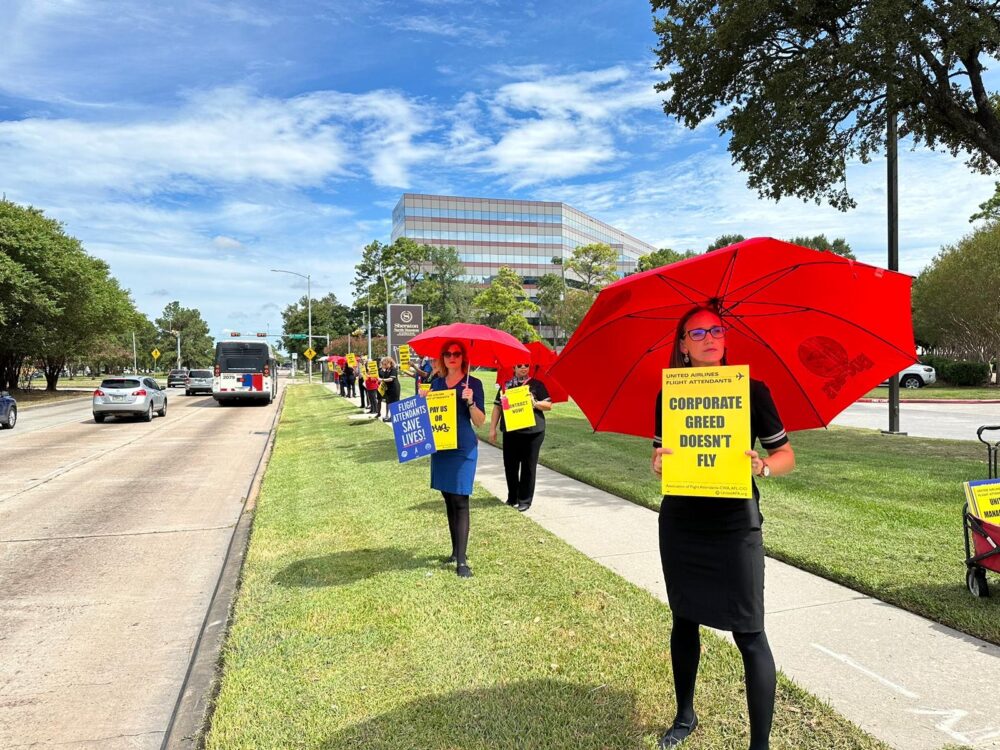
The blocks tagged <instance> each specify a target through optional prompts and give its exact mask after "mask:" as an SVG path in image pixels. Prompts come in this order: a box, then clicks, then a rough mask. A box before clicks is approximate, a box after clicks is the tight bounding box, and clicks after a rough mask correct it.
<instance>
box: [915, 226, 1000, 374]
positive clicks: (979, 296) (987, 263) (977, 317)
mask: <svg viewBox="0 0 1000 750" xmlns="http://www.w3.org/2000/svg"><path fill="white" fill-rule="evenodd" d="M998 289H1000V223H998V222H994V223H992V224H990V225H988V226H986V227H983V228H982V229H980V230H978V231H976V232H973V233H972V234H970V235H968V236H967V237H964V238H962V240H961V241H960V242H959V243H958V244H956V245H953V246H949V247H945V248H942V250H941V252H940V253H938V255H937V256H936V257H935V258H934V260H933V261H931V263H930V265H929V266H927V268H925V269H924V270H923V271H922V272H921V273H920V275H919V276H918V277H917V280H916V281H915V282H914V284H913V332H914V334H915V335H916V337H917V340H918V341H919V342H920V343H922V344H923V345H924V346H927V347H929V348H931V349H933V350H934V351H936V352H937V353H939V354H944V355H946V356H951V357H959V358H963V359H970V360H977V361H989V360H990V359H991V358H994V357H1000V296H998V295H997V290H998Z"/></svg>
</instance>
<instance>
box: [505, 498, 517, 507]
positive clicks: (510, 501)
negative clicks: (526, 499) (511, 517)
mask: <svg viewBox="0 0 1000 750" xmlns="http://www.w3.org/2000/svg"><path fill="white" fill-rule="evenodd" d="M507 505H509V506H510V507H512V508H516V507H517V500H508V501H507Z"/></svg>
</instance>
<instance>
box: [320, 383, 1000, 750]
mask: <svg viewBox="0 0 1000 750" xmlns="http://www.w3.org/2000/svg"><path fill="white" fill-rule="evenodd" d="M331 390H332V389H331ZM386 428H387V430H388V425H386ZM544 451H545V448H544V446H543V448H542V452H543V456H544ZM476 481H477V482H479V483H480V484H481V485H482V486H483V487H485V488H486V489H487V490H489V491H490V492H491V493H492V494H494V495H496V496H497V497H499V498H505V497H506V496H507V484H506V480H505V479H504V471H503V455H502V453H501V451H500V450H499V449H497V448H495V447H493V446H491V445H489V444H488V443H484V442H480V444H479V464H478V468H477V471H476ZM776 481H780V480H776ZM766 493H767V490H766V488H765V490H764V497H763V502H764V503H765V505H766V502H767V494H766ZM516 512H517V511H515V510H513V509H512V510H511V513H516ZM526 515H527V516H528V517H529V518H531V519H532V520H533V521H534V522H536V523H538V524H539V525H540V526H542V527H543V528H545V529H548V530H549V531H551V532H552V533H553V534H555V535H556V536H558V537H560V538H561V539H563V540H565V541H566V542H567V543H569V544H570V545H572V546H573V547H576V548H577V549H578V550H580V551H581V552H583V553H584V554H586V555H587V556H589V557H591V558H593V559H594V560H596V561H597V562H599V563H601V564H602V565H604V566H605V567H607V568H610V569H611V570H613V571H615V572H616V573H618V574H619V575H620V576H622V577H623V578H625V579H626V580H628V581H630V582H632V583H634V584H636V585H637V586H641V587H642V588H644V589H646V590H647V591H649V592H651V593H652V594H653V595H654V596H656V597H657V598H659V599H661V600H663V601H666V598H667V597H666V588H665V586H664V583H663V573H662V571H661V569H660V556H659V541H658V537H657V513H656V512H654V511H652V510H649V509H648V508H643V507H640V506H638V505H635V504H634V503H631V502H629V501H627V500H623V499H622V498H620V497H617V496H615V495H611V494H609V493H607V492H603V491H602V490H598V489H596V488H594V487H591V486H589V485H586V484H583V483H582V482H578V481H576V480H574V479H570V478H569V477H566V476H564V475H562V474H559V473H557V472H555V471H552V470H551V469H548V468H546V467H544V466H539V467H538V475H537V483H536V488H535V502H534V504H533V506H532V509H531V510H530V511H528V512H527V514H526ZM474 524H475V521H473V525H474ZM474 533H475V531H474V530H473V534H474ZM764 536H765V539H766V538H767V528H766V524H765V529H764ZM473 546H474V544H473ZM958 562H960V561H958ZM958 562H956V571H957V572H956V576H959V575H960V574H962V573H963V571H962V569H961V566H960V565H959V564H958ZM955 585H957V586H961V585H964V584H963V581H962V580H961V579H960V578H956V584H955ZM970 597H971V594H970ZM971 603H972V602H970V604H971ZM765 607H766V610H767V619H766V626H767V634H768V639H769V640H770V642H771V648H772V650H773V651H774V656H775V660H776V662H777V664H778V668H779V669H780V670H782V671H783V672H784V673H785V674H786V675H787V676H788V677H790V678H792V679H793V680H794V681H795V682H796V683H797V684H798V685H800V686H801V687H803V688H804V689H806V690H808V691H809V692H811V693H812V694H814V695H816V696H819V697H820V698H822V699H823V700H825V701H827V702H829V703H830V705H832V706H833V707H834V708H835V709H837V710H838V711H839V712H840V713H842V714H843V715H844V716H846V717H847V718H848V719H850V720H851V721H853V722H855V723H856V724H858V725H859V726H860V727H861V728H862V729H864V730H865V731H867V732H870V733H871V734H872V735H874V736H876V737H878V738H880V739H882V740H883V741H885V742H887V743H888V744H890V745H892V746H893V747H896V748H900V750H904V749H905V750H937V749H938V748H941V747H943V746H946V745H955V744H959V745H967V746H969V747H974V748H976V749H977V750H1000V693H998V692H997V691H996V689H995V684H996V680H997V678H1000V647H997V646H994V645H992V644H990V643H987V642H985V641H981V640H979V639H976V638H972V637H970V636H967V635H965V634H963V633H959V632H958V631H955V630H952V629H951V628H947V627H944V626H943V625H939V624H938V623H935V622H932V621H930V620H927V619H924V618H922V617H919V616H917V615H914V614H911V613H909V612H906V611H904V610H901V609H899V608H897V607H893V606H891V605H889V604H886V603H884V602H881V601H879V600H877V599H873V598H872V597H870V596H866V595H864V594H860V593H858V592H857V591H853V590H851V589H848V588H845V587H843V586H840V585H838V584H835V583H831V582H830V581H827V580H826V579H824V578H820V577H818V576H814V575H811V574H809V573H805V572H803V571H801V570H799V569H797V568H793V567H791V566H789V565H785V564H784V563H781V562H779V561H777V560H773V559H771V558H768V560H767V578H766V593H765ZM726 636H727V637H728V634H726ZM696 700H697V699H696Z"/></svg>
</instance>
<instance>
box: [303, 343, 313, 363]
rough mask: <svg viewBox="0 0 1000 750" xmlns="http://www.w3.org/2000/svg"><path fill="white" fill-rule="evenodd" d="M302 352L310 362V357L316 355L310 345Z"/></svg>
mask: <svg viewBox="0 0 1000 750" xmlns="http://www.w3.org/2000/svg"><path fill="white" fill-rule="evenodd" d="M302 353H303V354H304V355H305V357H306V359H308V360H309V361H310V362H312V358H313V357H315V356H316V352H315V351H314V350H313V348H312V347H311V346H310V347H309V348H308V349H306V350H305V351H304V352H302Z"/></svg>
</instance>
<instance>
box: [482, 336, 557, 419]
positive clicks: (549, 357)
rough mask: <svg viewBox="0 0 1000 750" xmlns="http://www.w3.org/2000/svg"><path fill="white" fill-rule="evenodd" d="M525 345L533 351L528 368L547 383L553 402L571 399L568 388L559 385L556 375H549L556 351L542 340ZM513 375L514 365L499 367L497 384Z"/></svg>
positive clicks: (537, 378) (532, 374) (531, 373)
mask: <svg viewBox="0 0 1000 750" xmlns="http://www.w3.org/2000/svg"><path fill="white" fill-rule="evenodd" d="M525 346H527V347H528V351H529V352H531V368H530V369H529V370H528V372H529V374H530V375H531V378H532V379H533V380H539V381H541V382H542V383H543V384H544V385H545V390H547V391H548V392H549V397H550V399H551V400H552V403H553V404H558V403H562V402H563V401H569V394H568V393H567V392H566V389H565V388H563V387H562V386H561V385H559V382H558V381H557V380H556V379H555V378H554V377H552V376H551V375H549V368H550V367H551V366H552V363H553V362H555V361H556V353H555V352H554V351H552V350H551V349H549V348H548V347H547V346H546V345H545V344H543V343H542V342H541V341H530V342H528V343H527V344H526V345H525ZM515 364H517V363H515ZM513 377H514V368H513V367H504V368H501V369H498V370H497V385H500V386H503V384H504V383H506V382H507V381H508V380H510V379H511V378H513Z"/></svg>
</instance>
